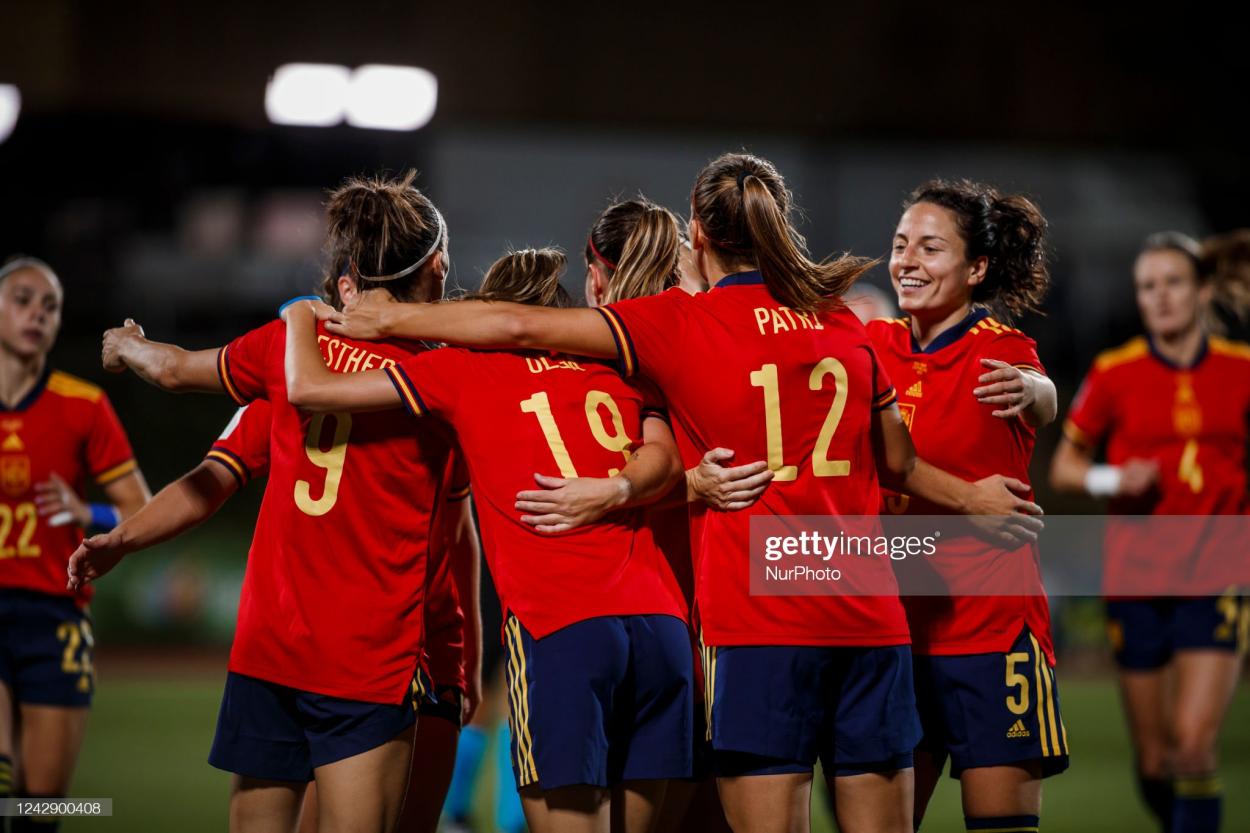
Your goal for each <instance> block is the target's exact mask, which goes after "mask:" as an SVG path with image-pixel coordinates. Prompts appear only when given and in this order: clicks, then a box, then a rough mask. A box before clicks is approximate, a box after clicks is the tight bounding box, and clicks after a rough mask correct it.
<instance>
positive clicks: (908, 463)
mask: <svg viewBox="0 0 1250 833" xmlns="http://www.w3.org/2000/svg"><path fill="white" fill-rule="evenodd" d="M872 444H873V457H874V459H875V460H876V464H877V477H878V479H879V480H880V481H881V485H883V486H885V487H887V488H890V489H893V490H895V491H898V492H902V491H906V484H907V480H908V478H910V477H911V476H912V473H913V472H914V471H915V469H916V446H915V445H914V444H913V443H912V441H911V432H910V431H908V430H907V425H906V423H904V422H903V416H902V414H900V413H899V410H898V404H897V403H894V404H891V405H890V406H889V407H886V408H880V409H877V410H874V411H873V420H872Z"/></svg>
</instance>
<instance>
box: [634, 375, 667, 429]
mask: <svg viewBox="0 0 1250 833" xmlns="http://www.w3.org/2000/svg"><path fill="white" fill-rule="evenodd" d="M626 384H628V385H629V386H630V387H632V388H633V389H634V390H636V391H637V392H638V395H639V396H641V397H642V418H643V419H646V418H647V417H654V418H656V419H662V420H664V421H665V422H670V421H671V420H670V419H669V416H668V401H667V400H666V399H665V398H664V394H663V393H662V392H661V391H660V389H659V388H657V387H656V386H655V384H654V383H653V382H652V381H651V380H650V379H643V378H634V379H630V380H629V381H628V382H626Z"/></svg>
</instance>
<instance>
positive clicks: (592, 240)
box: [586, 234, 616, 272]
mask: <svg viewBox="0 0 1250 833" xmlns="http://www.w3.org/2000/svg"><path fill="white" fill-rule="evenodd" d="M586 244H587V245H588V246H590V251H591V252H592V253H593V254H594V256H595V257H597V258H599V260H601V261H603V265H604V266H606V267H608V268H609V269H611V270H612V271H613V272H615V271H616V264H615V263H613V262H612V261H610V260H608V259H607V258H606V257H604V256H603V252H601V251H599V248H598V247H597V246H595V238H594V235H593V234H592V235H591V236H590V237H587V238H586Z"/></svg>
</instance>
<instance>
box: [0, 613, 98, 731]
mask: <svg viewBox="0 0 1250 833" xmlns="http://www.w3.org/2000/svg"><path fill="white" fill-rule="evenodd" d="M94 646H95V636H94V634H93V633H92V630H91V617H90V616H89V615H88V613H87V611H86V610H83V609H80V608H79V607H78V605H77V604H76V603H75V602H74V600H73V599H71V598H68V597H64V596H52V595H49V594H47V593H37V592H35V591H33V590H0V681H3V682H4V683H5V685H7V686H8V687H9V689H10V690H11V691H12V692H13V699H15V700H16V701H17V702H19V703H31V704H33V705H40V706H67V707H73V708H85V707H87V706H90V705H91V695H92V694H94V693H95V667H94V666H93V665H92V662H91V659H92V657H91V651H92V648H93V647H94Z"/></svg>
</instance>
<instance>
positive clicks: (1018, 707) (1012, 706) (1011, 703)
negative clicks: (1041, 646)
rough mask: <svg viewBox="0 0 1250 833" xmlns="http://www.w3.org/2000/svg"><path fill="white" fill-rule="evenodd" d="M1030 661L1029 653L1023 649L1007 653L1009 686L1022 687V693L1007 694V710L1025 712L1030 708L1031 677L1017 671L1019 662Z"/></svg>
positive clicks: (1007, 681) (1016, 712)
mask: <svg viewBox="0 0 1250 833" xmlns="http://www.w3.org/2000/svg"><path fill="white" fill-rule="evenodd" d="M1021 662H1023V663H1026V666H1025V667H1026V668H1027V667H1028V666H1027V663H1028V662H1029V655H1028V654H1027V653H1024V652H1023V651H1021V652H1018V653H1015V654H1007V679H1006V685H1007V688H1015V687H1016V686H1019V687H1020V693H1019V694H1017V695H1015V696H1012V695H1010V694H1008V695H1007V710H1008V711H1010V712H1011V713H1012V714H1024V713H1025V712H1027V711H1028V710H1029V678H1028V677H1026V676H1024V675H1023V674H1021V673H1019V672H1018V671H1016V664H1017V663H1021Z"/></svg>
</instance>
